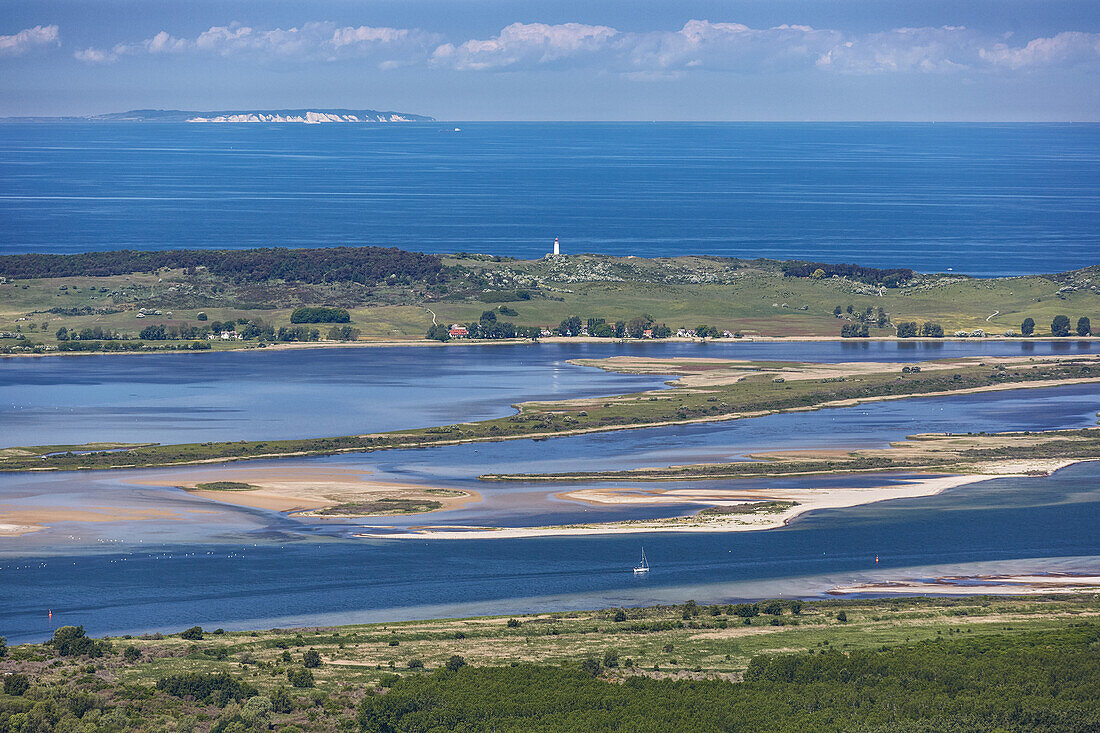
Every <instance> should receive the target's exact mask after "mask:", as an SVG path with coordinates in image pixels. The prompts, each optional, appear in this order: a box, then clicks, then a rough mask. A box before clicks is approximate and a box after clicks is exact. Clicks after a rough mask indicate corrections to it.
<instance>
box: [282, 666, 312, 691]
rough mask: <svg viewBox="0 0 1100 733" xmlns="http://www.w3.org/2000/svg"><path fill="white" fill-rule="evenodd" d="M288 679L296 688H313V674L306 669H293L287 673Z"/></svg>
mask: <svg viewBox="0 0 1100 733" xmlns="http://www.w3.org/2000/svg"><path fill="white" fill-rule="evenodd" d="M286 678H287V681H288V682H290V684H292V685H294V686H295V687H313V683H314V679H313V673H312V672H310V671H309V670H308V669H306V668H305V667H293V668H291V669H288V670H287V671H286Z"/></svg>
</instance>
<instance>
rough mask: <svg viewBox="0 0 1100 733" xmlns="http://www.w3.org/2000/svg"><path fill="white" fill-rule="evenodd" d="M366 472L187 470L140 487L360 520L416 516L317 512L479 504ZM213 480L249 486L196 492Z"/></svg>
mask: <svg viewBox="0 0 1100 733" xmlns="http://www.w3.org/2000/svg"><path fill="white" fill-rule="evenodd" d="M369 474H370V472H369V471H359V470H355V469H340V468H320V467H317V468H312V467H307V466H292V467H286V468H219V469H214V470H208V471H189V472H187V474H186V476H185V477H184V476H181V475H180V474H178V473H172V474H161V475H159V476H153V477H150V478H147V479H145V480H143V481H142V482H141V483H143V484H145V485H151V486H172V487H175V488H180V489H183V490H185V491H187V492H188V493H189V494H191V495H192V496H197V497H200V498H202V499H206V500H209V501H216V502H220V503H222V504H232V505H234V506H243V507H250V508H253V509H266V510H269V511H276V512H284V513H286V514H291V515H293V516H299V517H330V518H332V517H359V516H364V517H365V516H379V515H386V514H392V513H401V514H408V513H421V512H405V511H402V512H389V511H370V512H360V511H354V510H348V511H339V512H338V513H334V512H325V513H324V514H320V513H319V512H320V511H322V510H331V509H333V508H334V507H340V506H341V505H347V504H362V503H365V502H377V501H378V500H380V499H396V500H407V501H413V502H416V501H423V502H429V501H430V502H437V503H438V504H439V505H440V506H439V507H438V508H437V509H433V510H432V511H447V510H451V509H458V508H461V507H463V506H466V505H467V504H471V503H474V502H477V501H481V495H480V494H478V493H477V492H476V491H469V490H466V489H462V490H457V489H445V488H438V487H431V486H420V485H416V484H403V483H394V482H389V481H376V480H373V479H369V478H366V476H368V475H369ZM181 479H183V480H181ZM216 481H233V482H239V483H242V484H248V485H249V486H250V487H252V488H249V489H243V490H242V489H231V490H219V489H209V488H198V485H199V484H207V483H213V482H216Z"/></svg>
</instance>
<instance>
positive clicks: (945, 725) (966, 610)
mask: <svg viewBox="0 0 1100 733" xmlns="http://www.w3.org/2000/svg"><path fill="white" fill-rule="evenodd" d="M1098 603H1100V597H1098V596H1096V595H1080V596H1041V597H1030V598H993V597H975V598H947V599H926V598H899V599H882V600H845V601H808V602H802V601H797V600H785V601H779V600H770V601H761V602H758V603H735V604H718V605H700V604H696V603H695V602H693V601H688V602H686V603H683V604H679V605H675V606H662V607H651V608H612V609H605V610H601V611H590V612H563V613H548V614H538V615H529V616H515V617H511V618H509V617H495V618H493V617H487V618H469V619H443V620H431V621H410V622H400V623H387V624H371V625H364V626H347V627H339V628H333V627H326V628H312V629H299V630H286V629H272V630H270V631H251V632H249V631H244V632H224V631H222V630H221V629H217V630H215V631H203V630H202V629H198V628H197V627H196V628H193V629H188V630H187V631H186V632H184V633H182V634H178V635H172V636H167V637H164V636H161V635H160V634H152V635H145V636H142V637H136V638H131V637H124V638H114V639H100V640H94V641H93V640H90V639H89V640H87V641H88V643H89V644H94V645H95V646H94V647H89V648H88V650H86V651H90V652H92V653H86V651H81V650H77V649H74V648H73V647H71V642H72V641H74V640H75V639H81V638H85V639H86V637H85V636H84V634H83V630H82V629H79V628H78V627H64V628H63V629H59V630H58V632H57V634H56V635H55V638H54V639H53V640H51V641H50V642H47V643H45V644H32V645H21V646H16V647H12V648H10V649H9V650H8V651H7V654H6V656H4V657H3V658H0V675H2V676H3V678H4V694H3V695H0V731H5V733H6V732H8V731H11V732H12V733H30V732H31V731H34V732H35V733H38V732H42V733H49V732H51V731H122V730H134V731H145V730H161V731H163V730H169V731H172V730H175V731H184V730H187V731H195V732H198V733H207V732H208V731H217V732H218V733H227V732H232V733H246V732H248V731H260V730H269V729H271V728H272V727H275V728H276V729H278V730H282V731H294V730H310V731H341V730H362V731H410V732H412V731H444V730H447V731H450V730H461V731H490V730H491V731H624V732H625V731H680V730H692V731H695V730H699V731H712V730H713V731H742V730H743V731H752V732H753V733H755V732H756V731H761V730H776V731H798V732H799V733H802V731H811V730H812V731H818V730H822V731H847V730H867V731H883V732H885V731H929V732H930V731H941V730H965V731H986V730H989V731H992V730H1000V731H1025V730H1026V731H1032V730H1039V731H1066V732H1074V731H1091V730H1095V729H1096V727H1097V725H1100V655H1098V654H1097V649H1098V648H1100V626H1098V625H1096V624H1095V623H1094V622H1093V620H1092V617H1093V616H1094V615H1095V614H1096V613H1097V612H1098V611H1100V605H1098ZM185 636H186V637H188V638H184V637H185ZM62 650H64V651H62ZM93 654H94V656H93Z"/></svg>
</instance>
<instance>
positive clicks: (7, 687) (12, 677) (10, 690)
mask: <svg viewBox="0 0 1100 733" xmlns="http://www.w3.org/2000/svg"><path fill="white" fill-rule="evenodd" d="M30 686H31V683H30V680H28V679H27V675H25V674H9V675H8V676H7V677H5V678H4V694H5V695H15V696H16V697H19V696H20V695H22V694H23V693H24V692H26V691H27V689H28V688H29V687H30Z"/></svg>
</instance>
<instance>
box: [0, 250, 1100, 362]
mask: <svg viewBox="0 0 1100 733" xmlns="http://www.w3.org/2000/svg"><path fill="white" fill-rule="evenodd" d="M808 268H812V269H808ZM5 278H6V281H5V282H0V353H22V352H25V351H28V350H30V351H34V350H35V349H36V347H37V349H39V350H43V351H45V350H48V349H49V348H51V347H53V346H55V345H56V344H58V343H60V342H61V341H62V340H63V339H60V338H57V337H56V334H57V333H59V332H60V331H61V329H65V332H67V333H68V334H70V338H69V339H68V340H69V341H89V340H92V339H89V338H87V337H86V333H87V330H88V329H91V330H93V331H94V329H96V328H98V329H100V330H101V333H103V334H104V335H103V337H102V338H96V339H95V340H98V341H106V340H114V341H117V342H118V343H121V344H125V345H127V346H134V347H135V348H141V347H140V346H138V345H137V343H136V341H137V335H138V332H139V331H140V330H141V329H143V328H148V327H150V326H163V328H164V334H165V336H164V337H163V338H164V339H165V340H167V341H169V342H173V343H175V342H183V341H186V340H193V339H195V338H200V339H201V338H202V336H201V333H202V331H203V329H202V328H201V324H203V323H204V322H205V321H207V320H209V321H210V322H211V323H213V322H218V323H220V324H222V325H223V326H224V325H225V324H233V325H232V326H226V327H225V330H234V328H235V329H236V331H237V333H238V334H241V336H242V340H240V341H238V340H236V339H233V340H230V341H225V342H219V343H217V344H215V348H224V349H229V348H233V349H240V348H250V347H251V348H255V347H257V346H259V345H260V344H267V343H271V342H273V341H275V340H276V336H275V335H276V334H277V333H278V332H279V329H280V328H281V327H285V326H287V325H290V322H291V316H292V314H293V312H294V310H295V309H297V308H300V307H307V308H313V307H323V308H343V309H345V310H347V311H348V314H349V318H350V319H351V321H350V322H352V323H354V324H355V327H356V329H357V330H358V331H359V332H360V333H359V334H358V335H357V336H356V337H357V338H358V337H359V336H360V335H361V336H362V338H364V339H366V340H372V339H373V340H382V339H398V340H416V341H420V340H422V339H423V338H424V335H425V333H427V332H428V330H429V328H432V326H436V328H435V329H433V335H432V336H431V338H439V339H440V340H446V337H445V336H444V334H446V332H447V330H449V326H450V325H451V324H465V325H467V326H468V325H469V324H475V325H476V327H477V328H476V331H475V335H476V337H477V338H487V339H503V338H513V337H515V338H530V337H531V336H533V335H535V334H537V333H539V332H540V331H541V330H542V329H543V328H545V329H548V330H555V328H556V329H557V330H562V331H564V330H568V331H570V332H572V333H573V334H574V337H575V336H576V334H577V333H578V331H577V329H572V328H570V329H562V328H561V324H562V323H563V322H565V321H572V319H578V320H579V322H580V323H582V324H586V325H588V332H589V335H591V336H593V337H597V338H599V337H603V338H637V337H638V333H637V331H638V329H633V328H630V324H631V322H632V321H635V320H636V319H646V320H648V321H649V322H650V323H651V324H652V325H653V329H652V331H653V333H652V336H654V337H659V336H660V334H661V332H662V331H661V324H665V326H666V327H667V328H668V329H669V331H670V333H672V334H675V333H677V331H678V330H679V329H684V330H685V331H695V332H696V334H697V337H699V338H703V337H706V338H715V337H720V336H721V335H722V334H724V333H726V332H729V333H731V334H738V333H740V334H742V335H743V336H744V337H746V338H752V337H758V336H780V337H782V336H796V337H822V336H824V337H832V338H835V337H837V336H838V335H839V334H840V332H841V329H842V328H843V327H845V326H848V335H849V336H852V335H855V336H856V337H862V334H863V331H864V328H863V327H864V326H866V327H867V336H870V337H880V338H894V337H895V328H894V324H897V323H903V322H906V323H907V322H916V323H933V324H938V325H939V326H940V327H941V328H942V331H939V332H934V333H927V334H924V333H922V336H923V337H926V338H936V337H938V335H941V334H942V333H946V334H948V335H951V334H957V333H959V332H965V333H966V334H967V335H968V336H971V335H972V334H974V333H976V332H977V331H978V330H981V332H982V334H983V335H984V336H988V335H993V334H998V335H999V334H1002V333H1009V332H1012V333H1015V329H1017V328H1019V325H1020V322H1021V321H1022V320H1023V319H1024V318H1025V317H1027V318H1031V319H1032V320H1033V321H1034V322H1038V323H1040V324H1044V327H1043V329H1040V330H1039V331H1037V332H1036V334H1035V335H1038V336H1049V334H1048V333H1047V332H1046V330H1045V324H1048V323H1052V319H1053V318H1054V317H1055V316H1056V315H1060V314H1065V313H1070V314H1073V317H1074V318H1077V319H1080V318H1082V317H1084V318H1088V317H1089V316H1090V315H1093V314H1095V313H1096V311H1097V310H1098V309H1100V290H1098V288H1100V285H1097V282H1098V279H1097V278H1098V270H1097V268H1095V267H1094V268H1088V269H1084V270H1079V271H1075V272H1069V273H1061V274H1056V275H1036V276H1027V277H1013V278H995V279H985V280H975V279H971V278H967V277H965V276H960V275H955V274H951V275H923V274H919V273H911V272H909V271H908V270H879V269H876V268H867V267H860V266H857V265H828V264H825V263H800V262H795V263H792V262H778V261H774V260H740V259H734V258H721V257H690V256H685V257H673V258H661V259H645V258H624V257H611V256H604V255H562V256H557V257H547V258H542V259H539V260H527V261H523V260H513V259H511V258H507V257H494V256H489V255H472V254H461V253H460V254H457V255H454V256H446V257H439V256H436V255H424V254H417V253H409V252H401V251H399V250H392V249H381V248H374V247H345V248H331V249H315V250H306V249H302V250H297V249H295V250H291V249H258V250H237V251H215V250H203V251H168V252H95V253H85V254H77V255H10V256H6V257H0V280H3V279H5ZM486 304H494V308H493V311H490V312H493V313H494V315H495V316H496V318H497V322H496V323H487V324H483V323H482V320H481V319H480V318H479V316H480V315H481V314H482V313H483V312H486V311H485V307H486ZM499 304H505V305H504V306H503V308H504V309H501V307H500V306H499ZM838 304H840V305H839V306H838ZM139 314H140V315H141V316H142V320H137V316H138V315H139ZM599 320H602V321H603V323H602V324H596V323H595V322H596V321H599ZM589 321H592V322H593V323H592V324H590V325H589V324H588V322H589ZM196 324H200V325H199V326H197V325H196ZM700 324H705V325H706V329H705V331H704V329H702V328H701V327H700ZM853 327H855V328H856V329H857V332H856V333H855V334H852V328H853ZM512 329H514V330H512ZM641 330H643V331H644V330H645V329H641ZM72 334H75V336H72ZM108 334H110V335H108ZM196 334H199V335H196ZM323 336H324V334H321V337H323ZM1077 336H1080V334H1077ZM341 337H342V336H341V335H339V334H338V335H337V338H341ZM1069 337H1074V334H1073V329H1071V331H1070V332H1069ZM297 340H299V341H302V340H307V341H308V340H310V339H297ZM175 345H177V346H178V347H182V346H183V343H176V344H175ZM69 348H70V349H75V348H76V347H69Z"/></svg>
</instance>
